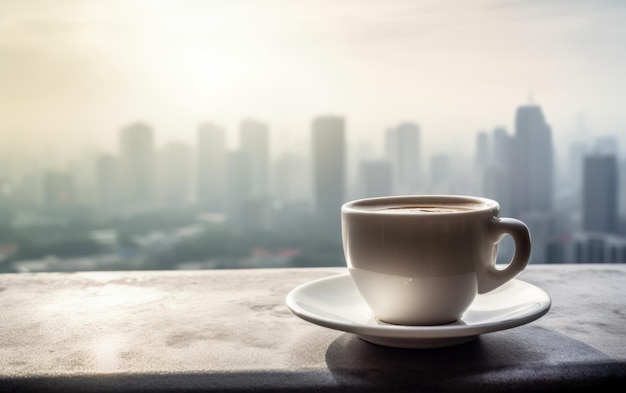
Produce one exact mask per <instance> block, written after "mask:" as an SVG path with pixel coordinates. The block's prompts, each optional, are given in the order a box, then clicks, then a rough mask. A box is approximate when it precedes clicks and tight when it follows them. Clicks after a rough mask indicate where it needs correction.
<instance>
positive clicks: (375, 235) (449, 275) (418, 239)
mask: <svg viewBox="0 0 626 393" xmlns="http://www.w3.org/2000/svg"><path fill="white" fill-rule="evenodd" d="M499 210H500V205H499V204H498V202H496V201H493V200H490V199H486V198H478V197H471V196H458V195H421V196H397V197H380V198H369V199H360V200H356V201H352V202H348V203H346V204H344V205H343V206H342V208H341V227H342V240H343V249H344V254H345V257H346V262H347V265H348V268H349V271H350V275H351V277H352V279H353V281H354V283H355V285H356V287H357V289H358V291H359V292H360V294H361V296H362V297H363V299H364V300H365V302H366V303H367V304H368V306H369V307H370V309H371V310H372V312H373V313H374V315H375V316H376V318H377V319H379V320H381V321H383V322H388V323H392V324H399V325H440V324H447V323H452V322H455V321H457V320H459V319H460V318H461V317H462V315H463V313H464V312H465V311H466V310H467V309H468V308H469V306H470V304H471V303H472V301H473V300H474V297H475V296H476V294H482V293H486V292H489V291H491V290H493V289H495V288H497V287H499V286H501V285H502V284H504V283H506V282H507V281H509V280H511V279H513V278H514V277H515V276H517V275H518V274H519V273H520V272H521V271H522V270H523V269H524V268H525V267H526V265H527V263H528V259H529V257H530V248H531V242H530V233H529V231H528V228H527V227H526V225H525V224H524V223H523V222H521V221H519V220H516V219H512V218H500V217H499ZM505 235H510V236H511V237H512V238H513V240H514V242H515V254H514V256H513V259H512V260H511V261H510V263H509V264H508V265H506V267H504V268H501V267H500V265H499V266H498V267H496V265H495V259H496V256H497V251H498V243H499V242H500V240H501V239H502V238H503V237H504V236H505Z"/></svg>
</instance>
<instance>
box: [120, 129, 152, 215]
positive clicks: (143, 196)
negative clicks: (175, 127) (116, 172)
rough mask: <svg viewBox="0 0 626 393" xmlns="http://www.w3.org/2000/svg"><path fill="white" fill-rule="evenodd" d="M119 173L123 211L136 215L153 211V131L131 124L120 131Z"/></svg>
mask: <svg viewBox="0 0 626 393" xmlns="http://www.w3.org/2000/svg"><path fill="white" fill-rule="evenodd" d="M120 169H121V171H120V173H121V176H122V193H123V195H124V198H123V200H124V202H125V207H126V209H127V210H128V211H129V212H136V211H141V210H149V209H151V208H153V207H154V202H155V194H156V192H155V180H156V179H155V176H156V163H155V151H154V136H153V131H152V127H150V126H149V125H147V124H144V123H134V124H131V125H129V126H127V127H125V128H123V129H122V130H121V132H120Z"/></svg>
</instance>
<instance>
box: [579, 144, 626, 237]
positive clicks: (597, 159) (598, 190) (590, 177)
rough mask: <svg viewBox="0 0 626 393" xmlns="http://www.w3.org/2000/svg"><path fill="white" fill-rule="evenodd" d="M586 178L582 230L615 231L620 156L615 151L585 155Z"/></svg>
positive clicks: (584, 170)
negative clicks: (615, 154) (618, 159)
mask: <svg viewBox="0 0 626 393" xmlns="http://www.w3.org/2000/svg"><path fill="white" fill-rule="evenodd" d="M583 172H584V178H583V230H584V231H589V232H603V233H616V231H617V223H618V211H617V207H618V206H617V201H618V200H617V192H618V188H617V159H616V157H615V156H614V155H600V154H597V155H596V154H594V155H590V156H587V157H585V162H584V169H583Z"/></svg>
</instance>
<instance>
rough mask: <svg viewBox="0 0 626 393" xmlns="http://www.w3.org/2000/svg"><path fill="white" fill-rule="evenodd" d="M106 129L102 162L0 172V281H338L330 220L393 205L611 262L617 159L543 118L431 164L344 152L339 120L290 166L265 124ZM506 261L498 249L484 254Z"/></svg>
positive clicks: (507, 253)
mask: <svg viewBox="0 0 626 393" xmlns="http://www.w3.org/2000/svg"><path fill="white" fill-rule="evenodd" d="M157 132H158V130H155V129H154V128H153V127H152V126H151V125H150V123H149V122H148V121H146V122H136V123H132V124H129V125H126V126H121V127H120V130H119V139H118V140H119V146H118V151H117V152H116V153H115V154H104V153H97V152H84V154H82V156H81V157H80V158H79V159H75V160H71V161H70V162H67V163H63V165H61V166H60V167H59V166H58V165H57V166H54V167H52V166H51V167H46V166H40V165H36V164H35V163H33V162H31V161H29V160H28V159H27V158H24V157H20V156H19V155H16V156H4V157H0V272H39V271H80V270H127V269H219V268H263V267H290V266H294V267H304V266H344V265H345V262H344V259H343V251H342V245H341V236H340V206H341V204H342V203H343V202H346V201H348V200H352V199H357V198H365V197H373V196H383V195H399V194H468V195H480V196H485V197H489V198H493V199H496V200H498V201H499V202H500V205H501V208H502V210H501V215H502V216H508V217H515V218H519V219H521V220H522V221H524V222H525V223H527V225H528V226H529V227H530V230H531V236H532V241H533V252H532V257H531V263H626V216H625V213H626V178H625V176H626V160H625V159H624V157H620V155H619V149H618V139H617V138H616V136H611V135H607V136H604V137H601V138H595V139H593V140H589V139H588V138H587V137H586V136H585V135H584V133H581V134H580V135H577V136H573V137H572V139H571V141H570V143H569V145H567V146H566V145H563V146H561V145H558V146H557V145H556V144H555V143H554V141H553V135H552V130H551V127H550V125H549V114H544V113H543V111H542V109H541V107H540V106H538V105H534V104H529V105H523V106H520V107H518V108H517V110H516V113H515V119H514V129H513V130H507V129H506V128H503V127H499V128H495V129H493V130H488V131H480V132H477V134H476V138H475V146H467V149H466V150H467V153H468V154H467V156H459V155H458V154H452V153H450V154H441V153H437V154H432V153H430V149H429V147H428V146H424V145H423V143H422V136H423V135H422V133H423V132H431V131H430V130H423V129H421V128H420V125H419V122H418V121H417V120H416V121H415V122H401V123H399V124H397V125H396V126H394V127H391V128H389V129H387V130H381V140H384V153H383V154H382V155H381V156H376V155H375V154H374V153H372V152H371V150H368V149H367V148H366V147H363V148H361V147H359V148H355V147H353V146H348V143H347V140H348V138H347V133H349V132H350V127H349V125H348V119H346V118H345V117H343V116H336V115H323V116H319V117H317V118H314V119H312V120H311V123H310V131H309V132H310V134H309V135H310V140H309V143H310V145H309V146H306V149H305V150H307V151H308V152H309V153H308V154H304V155H301V154H299V153H296V152H286V153H284V154H282V155H280V156H278V157H277V158H275V159H272V155H271V154H270V146H271V139H272V138H273V137H276V135H274V134H273V133H272V130H271V129H270V126H269V125H268V123H266V122H264V121H260V120H258V119H245V120H243V121H242V122H241V123H240V125H239V129H238V130H237V132H238V141H239V147H238V149H236V150H233V149H230V148H228V147H227V143H226V140H227V132H228V131H227V130H226V129H225V128H223V127H222V126H220V125H218V124H213V123H203V124H200V125H198V127H197V130H196V141H195V144H190V143H186V142H182V141H181V142H170V143H167V144H165V145H162V146H156V144H155V133H157ZM512 253H513V250H512V242H511V241H510V239H508V238H505V239H504V240H503V241H502V243H501V247H500V252H499V255H498V262H499V263H506V262H507V261H508V260H509V259H510V258H511V255H512Z"/></svg>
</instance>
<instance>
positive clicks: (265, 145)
mask: <svg viewBox="0 0 626 393" xmlns="http://www.w3.org/2000/svg"><path fill="white" fill-rule="evenodd" d="M269 146H270V134H269V127H268V126H267V124H265V123H262V122H259V121H256V120H252V119H246V120H244V121H242V122H241V124H240V127H239V150H240V151H241V153H242V154H244V155H246V156H247V160H248V163H249V165H250V181H251V184H250V191H251V193H252V195H251V197H252V198H256V197H261V196H267V195H268V194H269V189H270V187H269V185H270V176H269V175H270V148H269Z"/></svg>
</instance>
